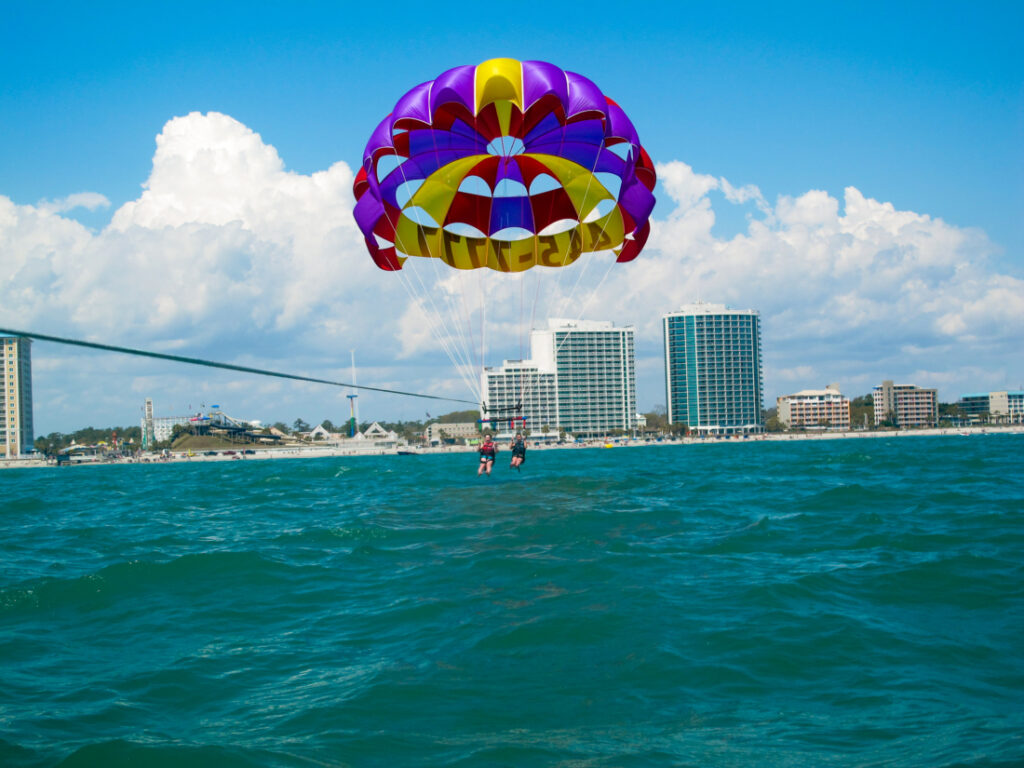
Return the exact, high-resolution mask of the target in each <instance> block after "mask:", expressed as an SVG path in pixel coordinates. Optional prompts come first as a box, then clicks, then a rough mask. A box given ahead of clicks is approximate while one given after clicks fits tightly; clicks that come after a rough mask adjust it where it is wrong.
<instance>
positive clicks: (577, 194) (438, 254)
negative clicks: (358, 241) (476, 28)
mask: <svg viewBox="0 0 1024 768" xmlns="http://www.w3.org/2000/svg"><path fill="white" fill-rule="evenodd" d="M654 183H655V173H654V167H653V165H652V163H651V160H650V157H648V155H647V153H646V152H645V151H644V149H643V147H641V146H640V140H639V138H638V136H637V133H636V130H635V129H634V128H633V124H632V123H631V122H630V121H629V118H627V117H626V114H625V112H623V110H622V109H621V108H620V107H619V106H618V105H617V104H616V103H615V102H614V101H612V100H611V99H610V98H608V97H606V96H605V95H604V94H602V93H601V91H600V90H599V89H598V87H597V86H596V85H594V84H593V83H592V82H591V81H590V80H588V79H586V78H585V77H582V76H581V75H577V74H575V73H572V72H564V71H562V70H561V69H559V68H558V67H555V66H553V65H551V64H546V63H544V62H541V61H523V62H520V61H517V60H515V59H491V60H490V61H485V62H484V63H483V64H480V65H479V66H472V65H467V66H461V67H456V68H454V69H450V70H448V71H447V72H445V73H444V74H442V75H441V76H440V77H438V78H437V79H435V80H432V81H429V82H426V83H423V84H422V85H418V86H416V87H415V88H413V89H412V90H411V91H409V92H408V93H407V94H405V96H403V97H402V98H401V99H399V101H398V103H397V104H396V105H395V108H394V111H393V112H392V113H391V114H390V115H388V117H387V118H385V120H384V121H383V122H381V124H380V125H379V126H377V129H376V130H375V131H374V132H373V135H372V136H371V138H370V141H369V143H368V144H367V145H366V151H365V152H364V154H363V167H362V169H361V170H360V171H359V174H358V175H357V177H356V180H355V184H354V187H353V190H354V192H355V196H356V199H357V201H358V202H357V203H356V207H355V218H356V222H357V223H358V225H359V228H360V229H361V230H362V232H363V234H364V236H365V238H366V245H367V248H368V249H369V251H370V254H371V255H372V256H373V259H374V261H375V262H376V263H377V266H379V267H380V268H381V269H384V270H398V269H401V268H402V264H403V262H404V261H405V257H406V256H421V257H430V258H436V259H440V260H442V261H443V262H444V263H446V264H448V265H449V266H452V267H456V268H458V269H477V268H480V267H489V268H490V269H494V270H498V271H501V272H521V271H523V270H527V269H530V268H531V267H534V266H537V265H540V266H546V267H562V266H565V265H567V264H571V263H572V262H573V261H575V260H576V259H577V258H579V256H580V254H582V253H584V252H591V251H601V250H611V251H613V252H614V253H615V254H616V255H617V257H618V258H617V260H618V261H630V260H631V259H634V258H636V256H637V254H639V253H640V250H641V249H642V248H643V246H644V243H645V242H646V240H647V236H648V234H649V232H650V224H649V222H648V217H649V216H650V214H651V210H652V209H653V207H654V195H653V194H652V190H653V189H654Z"/></svg>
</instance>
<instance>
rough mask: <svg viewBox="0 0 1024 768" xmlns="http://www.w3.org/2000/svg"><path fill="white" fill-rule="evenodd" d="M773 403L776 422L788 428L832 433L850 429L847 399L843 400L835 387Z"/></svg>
mask: <svg viewBox="0 0 1024 768" xmlns="http://www.w3.org/2000/svg"><path fill="white" fill-rule="evenodd" d="M775 403H776V405H777V407H778V416H779V421H780V422H782V423H783V424H785V425H786V426H787V427H790V428H795V429H833V430H845V429H849V428H850V400H849V398H846V397H843V395H842V393H841V392H840V391H839V385H838V384H829V385H828V386H827V387H825V388H824V389H804V390H801V391H800V392H795V393H794V394H792V395H783V396H782V397H779V398H777V399H776V401H775Z"/></svg>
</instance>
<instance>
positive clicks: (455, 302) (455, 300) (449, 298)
mask: <svg viewBox="0 0 1024 768" xmlns="http://www.w3.org/2000/svg"><path fill="white" fill-rule="evenodd" d="M474 129H475V130H477V132H479V126H478V125H476V121H475V120H474ZM430 141H431V144H433V146H434V154H435V156H436V155H438V154H439V153H440V148H439V147H438V144H437V132H436V131H434V130H433V116H431V130H430ZM403 178H404V177H403ZM439 224H440V226H441V229H442V232H441V233H440V237H441V238H442V240H443V238H444V234H443V229H444V223H443V222H439ZM430 261H431V262H433V265H432V266H433V271H434V284H435V285H440V284H441V283H442V282H448V281H450V284H451V285H453V286H454V287H455V290H454V291H447V290H446V291H445V292H444V294H445V301H446V303H447V305H448V313H449V317H450V318H451V319H452V325H453V326H454V327H455V329H456V330H457V331H458V342H459V349H460V350H461V353H462V357H463V359H464V360H465V365H466V368H467V373H466V374H465V375H464V378H465V377H466V376H468V377H469V378H471V379H472V380H473V382H474V384H473V386H472V387H471V388H470V389H471V391H473V392H474V393H475V394H476V395H477V396H478V399H480V398H479V396H480V393H481V390H480V375H479V374H480V371H479V370H478V369H476V368H474V366H473V352H472V350H473V349H474V347H475V342H474V340H473V326H472V322H471V317H470V313H469V312H468V311H466V322H465V323H462V322H461V321H460V320H459V317H460V314H459V304H461V305H462V308H463V309H464V310H465V309H466V300H465V296H466V282H467V281H466V280H465V279H463V276H462V274H461V273H460V272H457V273H456V274H455V275H452V274H450V273H449V274H446V275H445V277H444V278H442V276H441V272H442V269H441V266H440V265H439V264H438V262H439V261H440V259H433V258H431V259H430Z"/></svg>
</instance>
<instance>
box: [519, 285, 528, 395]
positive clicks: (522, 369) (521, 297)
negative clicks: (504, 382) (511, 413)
mask: <svg viewBox="0 0 1024 768" xmlns="http://www.w3.org/2000/svg"><path fill="white" fill-rule="evenodd" d="M525 283H526V272H520V273H519V402H520V403H522V402H523V389H524V385H525V382H524V381H523V375H524V373H525V370H526V369H525V367H524V366H523V361H524V360H525V359H526V358H525V356H524V355H523V337H524V336H525V334H526V332H525V330H524V328H523V309H524V307H523V300H524V298H525V297H524V291H523V286H524V285H525Z"/></svg>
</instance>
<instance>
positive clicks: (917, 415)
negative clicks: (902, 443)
mask: <svg viewBox="0 0 1024 768" xmlns="http://www.w3.org/2000/svg"><path fill="white" fill-rule="evenodd" d="M873 396H874V408H875V426H878V425H879V424H881V423H882V422H884V421H889V422H891V423H892V424H893V425H894V426H897V427H901V428H903V427H933V426H935V423H936V422H937V421H938V418H939V393H938V390H935V389H926V388H924V387H915V386H914V385H913V384H894V383H893V382H892V381H883V382H882V385H881V386H879V387H875V389H874V392H873Z"/></svg>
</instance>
